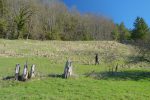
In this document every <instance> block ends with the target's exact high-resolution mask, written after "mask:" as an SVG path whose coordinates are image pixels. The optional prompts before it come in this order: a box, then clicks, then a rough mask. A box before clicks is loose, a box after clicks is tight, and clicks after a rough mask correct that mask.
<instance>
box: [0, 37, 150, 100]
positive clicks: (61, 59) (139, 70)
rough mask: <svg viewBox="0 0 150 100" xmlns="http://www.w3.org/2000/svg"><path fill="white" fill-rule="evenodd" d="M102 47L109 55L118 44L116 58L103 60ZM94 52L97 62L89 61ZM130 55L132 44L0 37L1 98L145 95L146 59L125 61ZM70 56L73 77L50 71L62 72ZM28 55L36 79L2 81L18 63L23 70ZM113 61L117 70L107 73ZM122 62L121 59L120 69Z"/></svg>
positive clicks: (105, 99)
mask: <svg viewBox="0 0 150 100" xmlns="http://www.w3.org/2000/svg"><path fill="white" fill-rule="evenodd" d="M4 43H5V45H4ZM26 43H27V44H30V45H26ZM104 43H105V44H106V43H108V45H107V46H106V45H105V44H104ZM72 45H73V46H72ZM111 45H112V46H111ZM17 47H18V48H17ZM68 47H69V50H68V49H67V48H68ZM94 47H95V48H94ZM93 48H94V49H93ZM107 48H109V51H108V54H111V53H110V52H113V51H115V50H116V48H117V49H118V50H117V51H116V52H115V53H117V54H116V55H120V56H119V58H118V59H121V60H118V61H117V62H116V61H114V62H112V63H109V62H108V63H106V62H105V61H104V60H105V57H104V56H105V55H104V53H106V51H107V50H106V49H107ZM36 50H37V51H38V55H37V54H36V53H37V52H36ZM105 50H106V51H105ZM94 52H99V53H100V55H101V58H102V61H101V63H100V65H96V66H95V65H93V55H94ZM43 54H48V56H46V55H45V56H43ZM56 55H58V56H56ZM133 55H136V50H134V48H133V47H132V46H130V45H123V44H119V43H116V42H112V41H109V42H107V41H87V42H81V41H79V42H62V41H45V42H41V41H32V40H29V41H28V42H26V41H23V40H13V41H10V40H0V78H1V79H0V100H149V98H150V67H149V66H150V64H149V63H148V62H138V63H134V62H133V63H132V62H130V63H126V62H127V60H126V58H128V56H133ZM70 56H72V58H73V72H74V74H75V76H74V77H71V78H69V79H63V78H61V77H52V76H50V75H51V74H54V75H57V74H62V73H63V69H64V65H65V61H66V59H67V58H66V57H70ZM27 59H28V64H29V68H30V66H31V65H32V64H36V73H37V77H36V78H35V79H32V80H28V81H26V82H21V81H19V82H17V81H14V80H11V79H10V80H2V78H4V77H7V76H13V75H14V69H15V64H17V63H20V64H21V73H22V71H23V65H24V64H25V62H26V60H27ZM56 60H58V61H56ZM116 63H119V69H118V72H116V73H113V74H112V73H111V72H108V69H109V67H110V66H115V65H116ZM122 64H125V66H124V67H123V68H122V67H121V66H122Z"/></svg>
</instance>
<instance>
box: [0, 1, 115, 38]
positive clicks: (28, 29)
mask: <svg viewBox="0 0 150 100" xmlns="http://www.w3.org/2000/svg"><path fill="white" fill-rule="evenodd" d="M0 12H1V13H0V38H5V39H38V40H111V39H112V35H111V32H112V31H113V29H114V26H115V25H114V23H113V21H112V20H110V19H108V18H106V17H104V16H101V15H94V14H89V13H86V14H80V13H79V12H78V11H77V10H76V8H74V7H73V8H72V9H68V8H67V7H66V6H65V4H64V3H63V2H61V1H59V0H0Z"/></svg>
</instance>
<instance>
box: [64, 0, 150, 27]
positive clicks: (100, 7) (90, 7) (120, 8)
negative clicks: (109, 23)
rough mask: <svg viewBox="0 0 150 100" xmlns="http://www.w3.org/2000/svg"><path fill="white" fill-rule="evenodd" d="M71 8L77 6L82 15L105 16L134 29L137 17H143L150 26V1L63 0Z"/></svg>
mask: <svg viewBox="0 0 150 100" xmlns="http://www.w3.org/2000/svg"><path fill="white" fill-rule="evenodd" d="M63 2H64V3H65V4H66V5H67V6H68V8H71V7H73V6H75V7H76V8H77V9H78V10H79V11H80V12H81V13H86V12H91V13H96V14H103V15H105V16H107V17H109V18H111V19H112V20H113V21H114V22H115V23H120V22H122V21H123V22H124V23H125V25H126V27H127V28H133V22H134V20H135V19H136V17H137V16H139V17H143V18H144V19H145V21H146V22H147V24H148V25H150V0H63Z"/></svg>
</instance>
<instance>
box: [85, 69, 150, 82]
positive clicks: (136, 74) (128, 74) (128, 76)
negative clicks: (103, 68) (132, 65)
mask: <svg viewBox="0 0 150 100" xmlns="http://www.w3.org/2000/svg"><path fill="white" fill-rule="evenodd" d="M85 75H86V77H93V78H96V79H104V80H108V79H112V80H134V81H138V80H142V79H144V80H149V81H150V72H144V71H123V72H113V73H112V72H99V73H98V72H91V73H86V74H85Z"/></svg>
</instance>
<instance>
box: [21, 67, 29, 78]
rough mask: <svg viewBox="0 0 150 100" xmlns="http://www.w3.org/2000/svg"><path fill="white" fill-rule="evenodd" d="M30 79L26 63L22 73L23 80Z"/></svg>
mask: <svg viewBox="0 0 150 100" xmlns="http://www.w3.org/2000/svg"><path fill="white" fill-rule="evenodd" d="M27 79H28V65H27V64H25V65H24V69H23V74H22V80H23V81H26V80H27Z"/></svg>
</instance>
